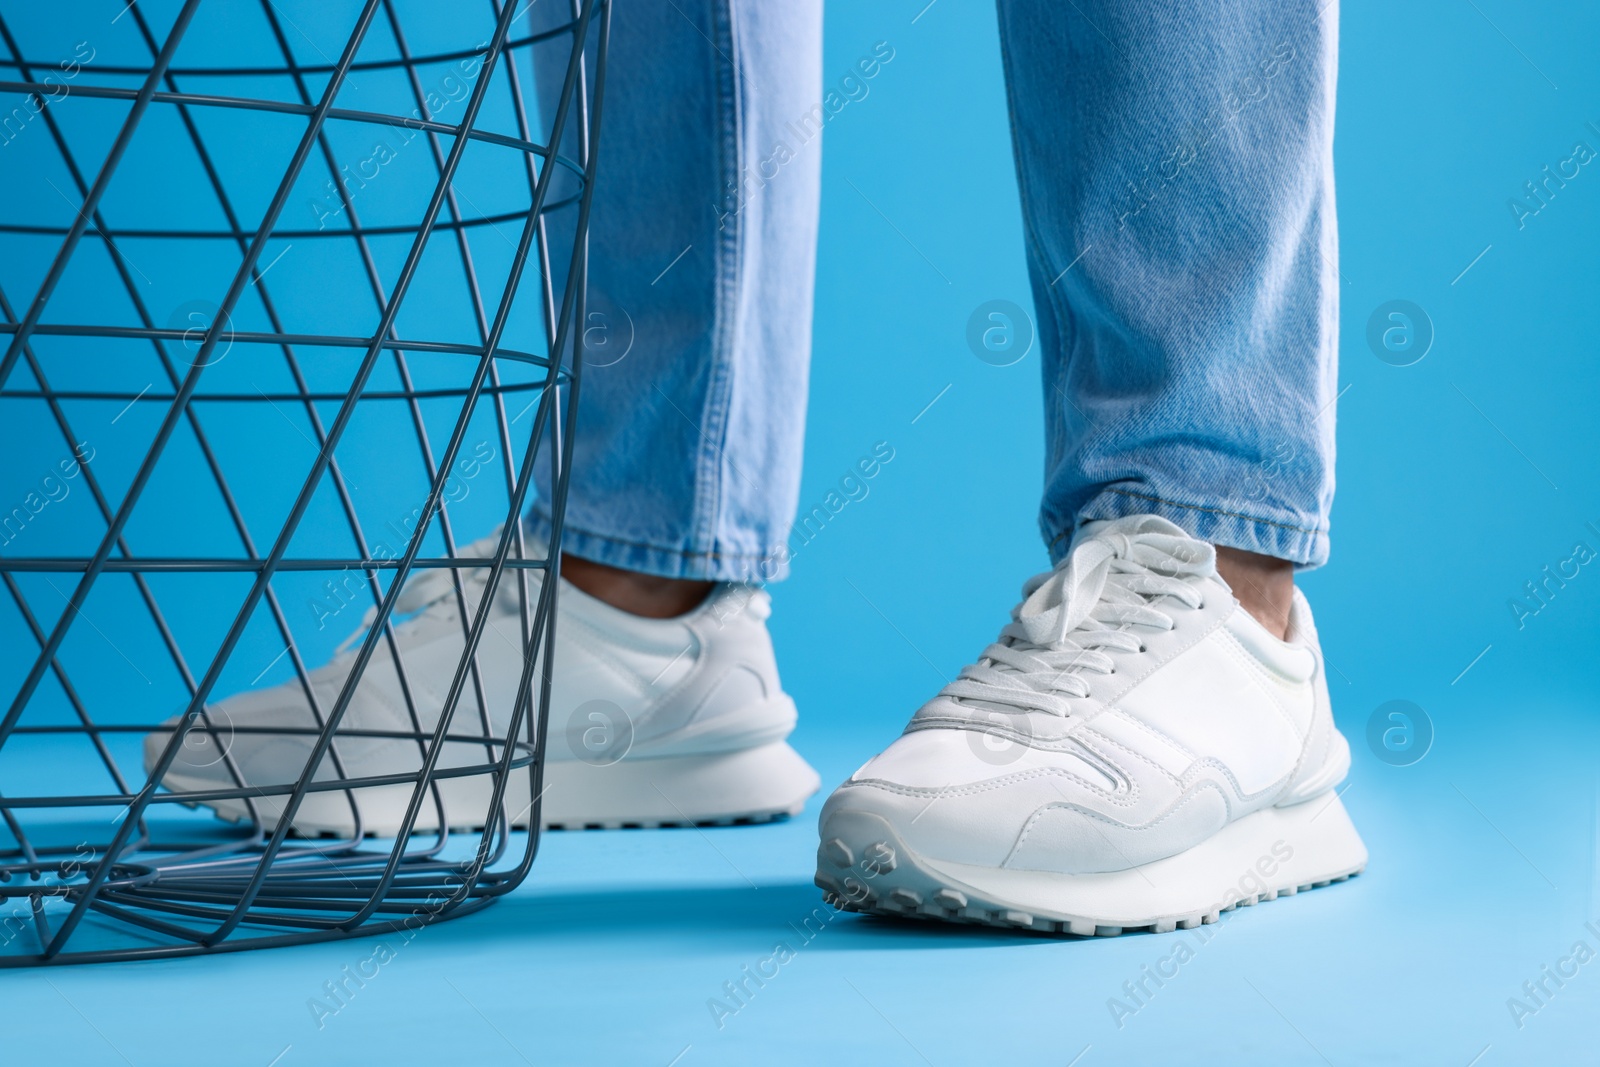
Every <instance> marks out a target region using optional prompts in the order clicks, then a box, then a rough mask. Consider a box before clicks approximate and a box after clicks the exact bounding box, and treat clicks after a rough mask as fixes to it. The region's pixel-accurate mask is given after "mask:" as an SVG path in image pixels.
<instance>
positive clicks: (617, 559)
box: [527, 506, 789, 585]
mask: <svg viewBox="0 0 1600 1067" xmlns="http://www.w3.org/2000/svg"><path fill="white" fill-rule="evenodd" d="M527 525H528V529H529V530H530V531H531V532H532V533H533V534H534V536H536V537H539V538H541V539H543V540H544V541H546V542H548V541H549V540H550V519H549V516H547V515H545V514H544V513H543V512H541V511H540V510H539V509H538V507H537V506H535V507H534V508H532V509H530V510H529V511H528V515H527ZM561 551H563V552H570V553H572V554H573V555H574V556H579V557H581V558H583V559H587V560H591V561H593V562H595V563H604V564H606V565H607V566H611V567H619V568H621V569H622V570H627V571H638V572H639V573H641V574H654V575H658V576H660V577H662V578H689V579H694V580H696V581H705V582H743V583H747V584H751V585H761V584H765V583H767V582H776V581H780V580H782V579H784V578H787V577H788V576H789V549H788V547H787V546H780V547H779V548H778V549H776V550H774V551H772V552H769V553H767V554H765V555H760V554H756V553H748V552H728V551H722V550H720V549H713V550H712V551H709V552H706V551H697V550H694V549H689V548H666V547H664V546H661V545H651V544H645V543H644V542H641V541H632V540H628V539H626V538H620V537H613V536H610V535H608V534H603V533H599V532H597V531H594V530H583V529H579V528H578V527H576V526H574V525H573V524H572V522H571V521H570V520H568V521H567V523H566V525H565V528H564V529H563V530H562V532H561Z"/></svg>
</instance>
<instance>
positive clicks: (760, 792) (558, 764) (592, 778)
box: [163, 741, 822, 838]
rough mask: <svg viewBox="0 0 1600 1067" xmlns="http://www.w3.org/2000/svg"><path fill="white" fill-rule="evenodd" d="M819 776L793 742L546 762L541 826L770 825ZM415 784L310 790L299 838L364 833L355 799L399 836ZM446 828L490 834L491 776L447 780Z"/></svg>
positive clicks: (380, 829)
mask: <svg viewBox="0 0 1600 1067" xmlns="http://www.w3.org/2000/svg"><path fill="white" fill-rule="evenodd" d="M163 784H164V785H165V786H166V787H167V788H168V789H169V790H170V791H172V792H184V791H186V790H201V789H215V788H217V784H216V783H215V782H212V781H208V780H205V779H199V778H190V777H186V776H184V775H181V774H171V773H169V774H168V775H167V777H166V779H165V780H164V782H163ZM821 784H822V782H821V780H820V779H819V778H818V777H817V772H816V771H814V770H812V769H811V767H810V765H809V764H807V763H806V761H805V760H804V759H802V758H801V757H800V754H799V753H797V752H796V751H795V750H794V749H793V748H791V747H789V745H788V743H787V742H784V741H775V742H772V743H770V744H766V745H762V746H760V747H758V748H749V749H741V750H738V751H734V752H718V753H713V754H710V755H702V756H669V757H662V758H656V759H623V760H620V761H618V762H616V763H612V764H607V765H601V766H596V765H593V764H588V763H581V762H575V761H568V760H561V761H552V762H550V763H549V764H547V765H546V766H545V781H544V792H543V794H542V795H543V804H542V807H541V811H540V815H541V821H542V823H543V825H544V827H545V828H546V829H549V830H615V829H653V828H657V827H672V826H733V825H744V824H751V823H762V822H771V821H774V820H777V819H784V818H788V817H790V816H793V815H798V814H799V813H800V811H801V810H802V809H803V808H804V807H805V803H806V800H807V799H809V798H810V797H811V796H812V795H813V794H814V793H816V791H817V790H818V789H819V788H820V787H821ZM411 793H412V787H411V786H409V785H393V786H375V787H371V788H367V789H356V790H352V791H350V793H349V794H347V793H345V792H335V791H328V792H317V793H308V794H307V795H306V797H305V799H304V800H303V801H302V802H301V805H300V810H299V811H298V812H296V814H295V820H294V830H293V832H294V833H295V834H297V835H299V836H301V837H337V838H348V837H351V836H353V835H354V833H355V820H354V819H353V818H352V816H351V812H350V801H349V799H348V797H349V796H352V795H353V796H354V798H355V800H356V803H357V804H358V805H359V807H360V811H361V821H362V835H363V836H365V837H393V836H394V835H395V834H396V833H398V832H399V830H400V823H401V820H402V819H403V818H404V817H405V812H406V807H407V805H408V804H410V802H411ZM439 793H440V795H441V797H442V799H443V800H444V807H445V819H446V825H448V826H449V828H450V829H451V830H452V831H461V832H473V833H476V832H478V831H481V830H482V829H483V825H484V816H485V814H486V813H487V812H488V809H489V797H490V783H489V781H488V780H487V779H486V778H485V777H483V776H474V777H472V778H447V779H441V780H440V782H439ZM282 799H283V798H281V797H262V798H260V799H259V800H257V801H256V804H257V807H258V809H259V810H260V811H261V815H262V818H263V820H264V821H265V823H266V825H267V828H268V829H269V830H270V829H274V828H276V826H277V824H278V816H279V815H280V814H281V813H282V810H283V806H282ZM205 806H206V807H209V808H211V810H212V811H213V812H215V813H216V814H217V815H218V816H219V817H221V818H223V819H226V820H227V821H229V822H235V823H237V822H244V821H246V820H247V819H248V812H247V810H246V808H245V806H244V804H243V803H241V802H240V801H237V800H223V801H214V802H209V803H206V804H205ZM506 807H507V808H508V809H509V810H510V811H511V812H512V826H513V828H515V829H525V828H526V827H527V825H528V822H529V819H528V813H529V809H530V808H531V807H532V804H531V803H530V800H529V795H528V779H527V776H526V775H525V774H518V775H516V776H515V777H514V778H513V779H512V781H511V782H510V784H509V785H508V787H507V789H506ZM438 824H439V819H438V810H437V807H436V805H435V804H434V803H433V801H432V800H431V799H430V800H426V801H424V803H423V805H422V808H421V810H420V811H419V812H418V817H417V823H416V826H415V832H418V833H433V832H436V831H437V829H438Z"/></svg>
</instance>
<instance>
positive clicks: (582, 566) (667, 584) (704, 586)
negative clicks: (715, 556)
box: [561, 552, 716, 619]
mask: <svg viewBox="0 0 1600 1067" xmlns="http://www.w3.org/2000/svg"><path fill="white" fill-rule="evenodd" d="M561 576H562V577H563V578H565V579H566V580H567V581H569V582H571V583H572V584H573V585H575V586H577V587H578V588H579V589H581V590H583V591H584V592H585V593H588V594H589V595H590V596H592V597H594V598H595V599H596V600H599V601H601V602H603V603H606V604H610V605H611V606H612V607H614V608H617V609H618V610H620V611H626V612H628V613H629V614H631V615H642V616H644V617H645V618H648V619H670V618H673V617H674V616H677V615H682V614H684V613H685V612H689V611H693V610H694V609H695V608H697V607H699V606H700V604H701V603H702V602H703V601H704V600H705V598H706V597H707V596H708V595H709V594H710V593H711V590H712V588H713V587H714V586H715V585H716V583H715V582H705V581H697V580H695V579H691V578H663V577H661V576H660V575H655V574H642V573H640V572H639V571H626V570H623V569H622V568H620V567H612V566H610V565H608V564H605V563H596V562H595V561H594V560H590V559H583V558H581V557H579V556H573V555H569V554H567V553H565V552H563V553H562V554H561Z"/></svg>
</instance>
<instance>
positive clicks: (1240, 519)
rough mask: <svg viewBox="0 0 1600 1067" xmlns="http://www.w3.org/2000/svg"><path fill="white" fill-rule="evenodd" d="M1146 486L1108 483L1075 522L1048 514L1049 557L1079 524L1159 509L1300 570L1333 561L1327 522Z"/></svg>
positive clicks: (1221, 541)
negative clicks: (1316, 524) (1181, 498)
mask: <svg viewBox="0 0 1600 1067" xmlns="http://www.w3.org/2000/svg"><path fill="white" fill-rule="evenodd" d="M1144 488H1145V487H1143V486H1140V487H1138V488H1131V487H1130V488H1122V487H1118V486H1106V487H1105V488H1104V489H1102V490H1100V492H1099V493H1098V494H1096V495H1095V496H1094V497H1093V498H1092V499H1090V501H1089V502H1088V503H1087V504H1085V505H1084V506H1083V507H1082V508H1080V509H1079V510H1078V513H1077V515H1076V516H1075V517H1074V520H1073V522H1072V525H1071V526H1068V527H1067V528H1066V529H1062V528H1061V527H1060V526H1057V525H1055V524H1053V523H1052V522H1051V521H1050V519H1049V518H1048V517H1046V518H1044V519H1042V520H1041V527H1042V529H1043V531H1044V536H1045V540H1046V543H1047V544H1048V545H1049V548H1050V562H1051V563H1052V564H1055V563H1059V562H1060V561H1061V559H1062V558H1063V557H1064V556H1066V554H1067V549H1068V548H1070V547H1071V545H1072V534H1073V531H1074V530H1076V529H1077V528H1078V527H1079V526H1081V525H1082V524H1083V523H1086V522H1093V521H1094V520H1096V519H1120V518H1123V517H1124V516H1127V515H1159V516H1161V517H1162V518H1163V519H1166V520H1167V521H1169V522H1172V523H1175V524H1176V525H1178V526H1180V527H1182V528H1183V530H1184V532H1186V533H1188V534H1189V536H1191V537H1195V538H1198V539H1199V540H1201V541H1209V542H1211V543H1212V544H1215V545H1226V546H1227V547H1229V548H1237V549H1240V550H1242V551H1245V552H1259V553H1260V554H1262V555H1263V556H1273V557H1275V558H1277V559H1286V560H1288V561H1289V562H1291V563H1293V564H1294V565H1295V569H1296V570H1311V569H1313V568H1315V567H1320V566H1322V565H1323V564H1324V563H1326V562H1328V531H1327V530H1326V529H1325V528H1313V527H1308V526H1298V525H1294V524H1291V523H1287V522H1277V521H1274V520H1272V519H1263V518H1259V517H1257V516H1254V515H1245V514H1243V513H1241V512H1236V511H1225V510H1223V509H1221V508H1213V507H1206V506H1204V505H1201V504H1184V503H1179V502H1178V501H1175V500H1165V499H1162V498H1161V497H1158V496H1155V495H1153V494H1151V493H1148V492H1145V491H1144Z"/></svg>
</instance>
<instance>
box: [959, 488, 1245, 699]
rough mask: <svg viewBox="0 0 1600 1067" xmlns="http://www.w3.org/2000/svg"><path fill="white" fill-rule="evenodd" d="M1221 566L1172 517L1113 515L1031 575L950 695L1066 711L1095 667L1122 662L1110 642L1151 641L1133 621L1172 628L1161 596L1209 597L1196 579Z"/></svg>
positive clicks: (1196, 602)
mask: <svg viewBox="0 0 1600 1067" xmlns="http://www.w3.org/2000/svg"><path fill="white" fill-rule="evenodd" d="M1215 573H1216V550H1215V549H1214V548H1213V547H1212V546H1211V545H1209V544H1206V543H1205V542H1203V541H1196V540H1195V539H1194V538H1192V537H1190V536H1189V535H1188V534H1186V533H1184V532H1183V531H1182V530H1181V529H1179V528H1178V527H1177V526H1175V525H1174V524H1172V523H1170V522H1168V521H1166V520H1165V519H1161V518H1157V517H1155V516H1153V515H1135V516H1130V517H1128V518H1124V519H1117V520H1115V521H1112V522H1109V523H1107V524H1106V525H1105V526H1103V527H1101V528H1100V529H1098V530H1095V531H1093V533H1092V535H1091V536H1089V537H1087V538H1085V539H1084V540H1082V541H1080V542H1079V543H1078V544H1077V545H1076V546H1074V548H1073V550H1072V553H1071V555H1070V556H1068V557H1067V559H1065V560H1063V561H1062V562H1061V563H1060V564H1058V565H1057V566H1056V568H1055V569H1054V570H1050V571H1046V572H1044V573H1042V574H1036V575H1034V576H1033V577H1032V578H1030V579H1028V582H1027V584H1025V585H1024V586H1023V587H1022V596H1023V601H1022V603H1021V604H1019V605H1017V607H1015V608H1013V609H1012V612H1011V622H1010V623H1008V624H1007V625H1006V627H1005V628H1004V629H1002V630H1001V631H1000V639H999V640H998V641H996V642H995V643H994V644H992V645H990V646H989V647H988V648H986V649H984V650H983V654H982V656H981V657H979V660H978V662H977V663H975V664H973V665H971V666H968V667H965V668H963V669H962V671H961V675H960V677H959V678H957V679H956V680H955V681H954V682H951V683H950V684H949V685H947V686H945V688H944V690H943V694H942V695H944V696H948V697H955V698H958V699H960V700H965V701H979V702H982V703H983V704H986V705H1000V706H1001V708H1000V709H999V710H1004V711H1011V710H1013V709H1015V710H1016V711H1042V712H1046V713H1048V714H1051V715H1059V716H1062V717H1065V716H1066V715H1067V714H1068V711H1069V709H1070V707H1071V703H1070V700H1069V698H1071V697H1087V696H1088V695H1089V693H1090V689H1089V680H1088V679H1087V678H1085V677H1084V673H1085V672H1089V671H1093V672H1095V673H1097V674H1112V673H1114V672H1115V670H1116V662H1115V661H1114V660H1113V659H1112V658H1111V656H1110V655H1108V654H1107V653H1106V652H1104V651H1102V650H1103V649H1114V650H1117V651H1121V652H1142V651H1144V647H1145V646H1144V642H1143V640H1142V639H1141V638H1140V636H1139V634H1138V633H1136V632H1134V631H1133V628H1134V627H1148V628H1150V629H1154V630H1170V629H1172V627H1173V625H1174V623H1173V620H1172V617H1171V616H1170V615H1168V614H1167V613H1166V612H1164V611H1162V610H1161V609H1160V608H1159V607H1157V606H1156V605H1157V604H1158V603H1159V602H1160V601H1161V599H1162V598H1164V597H1174V598H1176V599H1178V600H1181V601H1182V602H1183V603H1184V604H1187V605H1188V606H1189V607H1191V608H1198V607H1200V606H1201V592H1200V590H1199V589H1198V588H1197V587H1196V586H1195V584H1194V583H1193V582H1191V581H1189V580H1187V579H1192V578H1197V577H1205V576H1210V575H1213V574H1215Z"/></svg>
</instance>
